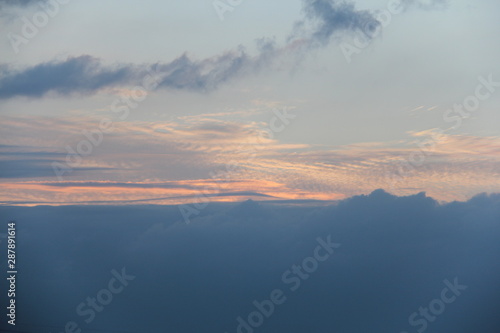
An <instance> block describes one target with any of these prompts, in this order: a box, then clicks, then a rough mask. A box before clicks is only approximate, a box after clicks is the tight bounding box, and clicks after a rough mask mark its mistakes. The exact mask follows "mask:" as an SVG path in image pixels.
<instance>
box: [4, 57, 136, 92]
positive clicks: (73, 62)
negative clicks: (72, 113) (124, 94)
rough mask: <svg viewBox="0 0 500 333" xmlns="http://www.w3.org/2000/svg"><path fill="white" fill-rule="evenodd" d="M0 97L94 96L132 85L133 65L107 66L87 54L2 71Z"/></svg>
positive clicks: (6, 68)
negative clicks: (103, 89)
mask: <svg viewBox="0 0 500 333" xmlns="http://www.w3.org/2000/svg"><path fill="white" fill-rule="evenodd" d="M0 75H1V77H0V98H10V97H15V96H27V97H41V96H43V95H44V94H46V93H48V92H55V93H59V94H62V95H67V94H71V93H74V92H79V93H93V92H96V91H97V90H99V89H102V88H105V87H109V86H116V85H124V84H127V83H131V82H133V80H132V79H133V78H134V77H135V76H136V75H137V70H136V69H135V67H134V66H118V67H116V68H111V67H105V66H103V65H102V64H101V63H100V61H99V60H98V59H96V58H93V57H90V56H88V55H85V56H80V57H72V58H68V59H67V60H66V61H60V62H56V61H51V62H47V63H42V64H39V65H36V66H33V67H30V68H27V69H24V70H15V69H12V68H10V67H3V68H2V69H0Z"/></svg>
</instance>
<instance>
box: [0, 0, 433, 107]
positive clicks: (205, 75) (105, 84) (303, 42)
mask: <svg viewBox="0 0 500 333" xmlns="http://www.w3.org/2000/svg"><path fill="white" fill-rule="evenodd" d="M407 2H408V5H413V4H420V2H415V1H410V0H407ZM436 2H441V1H436ZM433 3H434V2H433ZM303 9H304V13H305V17H304V19H303V20H302V21H300V22H299V23H297V24H295V27H294V29H293V33H292V34H291V37H289V38H288V41H287V43H285V44H284V45H283V46H278V45H277V44H276V43H275V41H274V40H272V39H266V38H263V39H260V40H259V41H258V42H257V46H258V53H257V54H256V55H253V56H252V55H249V54H248V53H247V52H246V51H245V48H244V47H241V46H240V47H239V48H236V49H234V50H231V51H228V52H224V53H222V54H219V55H215V56H213V57H209V58H206V59H201V60H195V59H192V58H191V57H189V56H188V55H187V54H183V55H181V56H180V57H178V58H177V59H174V60H172V61H171V62H168V63H158V64H142V65H133V64H115V65H114V66H108V65H104V64H103V63H102V62H101V61H100V60H99V59H97V58H94V57H91V56H89V55H82V56H78V57H70V58H68V59H66V60H62V61H61V60H59V61H50V62H46V63H41V64H38V65H35V66H32V67H28V68H22V69H15V68H12V67H11V66H7V65H3V66H0V75H1V78H0V99H9V98H13V97H18V96H23V97H30V98H40V97H42V96H44V95H46V94H49V93H53V94H57V95H62V96H68V95H71V94H95V93H96V92H98V91H99V90H101V89H104V88H120V87H129V86H134V85H139V86H140V85H141V82H142V81H143V80H144V78H145V77H146V76H147V75H149V73H151V72H154V73H155V75H156V76H157V77H158V85H159V87H161V88H165V89H174V90H189V91H197V92H208V91H212V90H214V89H217V88H218V87H219V86H220V85H221V84H223V83H226V82H228V81H229V80H232V79H235V78H237V77H239V76H244V75H249V74H251V73H252V74H253V73H257V72H259V71H262V70H263V69H267V68H270V67H273V65H274V64H276V63H277V60H280V59H281V60H282V59H283V58H287V57H291V58H294V59H296V60H295V61H294V63H296V62H297V61H298V60H300V59H301V55H302V54H303V53H304V52H307V51H308V50H309V49H311V48H316V47H318V46H326V45H328V44H329V43H330V42H331V40H332V37H333V36H335V35H336V34H345V33H360V32H361V33H364V34H365V35H366V36H368V37H369V36H370V33H372V32H373V30H374V29H377V27H378V26H379V25H380V23H379V22H378V21H377V20H376V19H375V17H374V16H373V14H372V13H371V12H369V11H367V10H357V9H356V8H355V5H354V3H352V2H344V1H342V2H340V1H334V0H304V7H303ZM280 63H282V62H280ZM280 66H281V65H280Z"/></svg>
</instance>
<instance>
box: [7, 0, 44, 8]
mask: <svg viewBox="0 0 500 333" xmlns="http://www.w3.org/2000/svg"><path fill="white" fill-rule="evenodd" d="M46 1H47V0H0V9H2V7H7V6H18V7H26V6H32V5H35V4H39V3H43V2H46Z"/></svg>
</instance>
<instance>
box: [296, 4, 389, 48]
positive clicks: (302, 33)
mask: <svg viewBox="0 0 500 333" xmlns="http://www.w3.org/2000/svg"><path fill="white" fill-rule="evenodd" d="M303 10H304V12H305V20H303V21H301V22H298V23H297V24H296V27H295V34H294V35H293V37H294V38H296V37H305V38H306V39H308V41H309V43H310V44H311V45H316V44H318V43H319V44H321V45H325V44H328V43H329V42H330V41H331V38H332V36H334V34H335V33H339V32H343V33H345V32H362V33H365V34H366V35H367V36H369V32H371V29H375V28H377V27H378V26H379V25H380V22H378V21H377V20H376V19H375V17H374V16H373V14H372V13H371V12H369V11H367V10H357V9H356V7H355V4H354V3H353V2H345V1H336V0H304V8H303ZM309 26H312V29H311V30H308V27H309ZM367 29H368V30H367Z"/></svg>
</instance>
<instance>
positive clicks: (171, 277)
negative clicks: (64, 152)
mask: <svg viewBox="0 0 500 333" xmlns="http://www.w3.org/2000/svg"><path fill="white" fill-rule="evenodd" d="M0 215H1V216H2V219H3V220H4V221H8V220H9V219H16V220H17V225H18V227H17V229H18V230H17V240H18V254H17V256H18V260H19V263H20V264H19V265H20V266H19V269H20V270H21V269H22V274H19V275H18V281H17V285H18V289H19V294H18V295H17V302H18V304H19V305H18V313H17V314H18V321H17V325H16V330H20V331H27V332H51V331H52V332H55V331H61V332H62V331H64V329H63V326H64V325H65V324H66V323H67V322H68V321H75V322H77V323H78V325H79V326H80V328H81V329H82V330H83V331H84V332H93V331H105V332H118V331H123V332H151V333H156V332H178V333H183V332H221V333H223V332H227V333H233V332H236V327H237V325H238V324H237V321H236V319H237V317H238V316H242V317H244V318H246V317H247V316H248V314H249V313H251V312H252V311H255V306H254V305H253V304H252V303H253V301H254V300H257V301H259V302H260V301H263V300H265V299H268V298H269V295H270V292H271V291H272V290H274V289H278V288H279V289H282V290H283V291H284V293H285V296H286V297H287V299H286V302H285V303H283V304H282V305H278V306H276V308H275V310H274V313H273V314H272V315H271V316H270V317H269V318H265V320H264V323H263V324H262V325H261V326H260V327H259V328H258V329H256V330H254V331H255V332H263V333H266V332H269V333H270V332H273V333H276V332H290V333H294V332H297V333H303V332H346V333H347V332H402V331H406V332H416V331H417V328H420V327H411V326H410V325H409V323H408V317H409V316H410V315H411V314H412V313H414V312H416V311H417V312H418V311H419V307H429V303H430V302H431V301H432V300H434V299H438V298H440V297H441V291H442V290H443V288H444V287H445V285H444V284H443V281H444V280H446V279H447V280H449V281H453V280H454V279H455V277H456V278H457V279H458V282H459V283H460V284H464V285H466V286H467V287H468V288H467V289H466V290H465V291H463V292H462V294H461V295H460V296H459V297H457V298H456V300H454V301H453V302H452V303H451V304H446V309H445V311H444V312H443V313H442V314H440V315H439V317H438V319H437V320H434V321H433V322H428V325H429V327H428V330H427V331H428V332H459V333H462V332H463V333H468V332H492V333H493V332H498V329H499V328H500V321H499V320H498V316H497V314H496V311H495V309H498V308H499V306H500V297H499V296H500V287H499V285H498V280H499V279H500V262H499V261H498V255H499V254H500V243H498V239H499V237H500V194H494V195H486V194H483V195H478V196H476V197H474V198H472V199H471V200H469V201H467V202H453V203H449V204H439V203H438V202H436V201H435V200H433V199H432V198H429V197H427V196H425V194H423V193H420V194H417V195H413V196H408V197H397V196H393V195H390V194H388V193H386V192H384V191H381V190H378V191H375V192H373V193H372V194H370V195H366V196H365V195H363V196H356V197H353V198H350V199H347V200H343V201H340V202H338V203H337V204H335V205H333V206H327V207H321V206H317V205H315V204H310V205H300V206H295V205H286V206H282V205H275V204H269V203H264V202H260V203H259V202H252V201H247V202H244V203H227V204H219V203H212V204H210V205H208V206H207V207H206V208H205V209H202V210H201V211H200V214H199V215H197V216H196V217H193V219H192V220H191V223H190V224H189V225H186V224H184V223H183V221H182V217H181V214H180V213H179V209H178V207H176V206H124V207H112V206H87V207H83V206H64V207H47V206H45V207H42V206H38V207H0ZM4 230H5V229H4ZM328 235H331V240H332V241H333V242H335V243H340V244H341V246H340V247H339V248H337V249H336V250H335V252H334V253H333V254H332V256H331V257H330V258H328V259H327V260H326V261H324V262H320V263H319V264H318V268H317V270H315V271H314V272H313V273H311V274H310V275H309V276H308V277H307V278H304V279H303V280H301V285H300V288H299V289H297V290H296V291H291V290H290V287H291V284H286V283H284V282H283V280H282V275H283V273H284V272H286V271H287V270H288V269H290V268H291V267H292V266H293V265H294V264H299V265H300V264H301V263H302V262H303V260H304V259H305V258H307V257H309V256H311V255H313V251H314V249H315V247H316V246H317V244H318V241H317V237H322V238H326V237H327V236H328ZM0 262H1V265H0V266H1V267H0V269H2V270H4V271H6V267H5V264H6V261H5V259H2V261H0ZM122 267H125V268H126V272H127V274H130V275H134V276H135V277H136V278H135V280H133V281H131V282H130V284H129V285H128V286H127V287H126V288H125V289H124V290H123V292H121V293H119V294H117V295H114V296H113V300H112V302H111V303H110V304H109V305H106V306H105V308H104V310H103V311H101V312H96V318H95V320H93V321H92V322H91V323H89V324H86V323H85V322H84V319H85V318H86V317H82V316H78V315H77V314H76V312H75V309H76V307H77V305H78V304H80V303H81V302H85V301H86V299H87V297H94V298H95V297H96V295H97V293H98V292H99V291H100V290H102V289H103V288H107V285H108V281H109V279H110V278H111V270H112V269H116V270H121V268H122ZM5 300H6V298H2V300H1V304H0V305H1V306H2V307H3V306H6V305H5ZM4 309H5V307H4ZM41 327H43V329H42V328H41ZM6 329H7V324H6V322H5V321H2V322H1V323H0V330H6ZM240 332H245V331H244V330H243V331H240ZM245 333H246V332H245Z"/></svg>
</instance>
